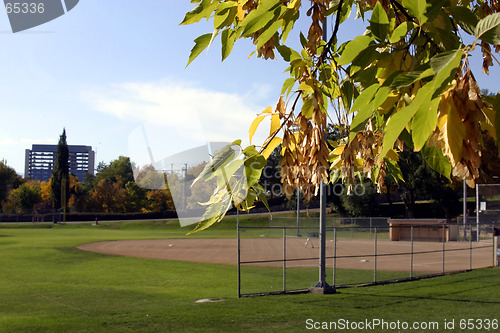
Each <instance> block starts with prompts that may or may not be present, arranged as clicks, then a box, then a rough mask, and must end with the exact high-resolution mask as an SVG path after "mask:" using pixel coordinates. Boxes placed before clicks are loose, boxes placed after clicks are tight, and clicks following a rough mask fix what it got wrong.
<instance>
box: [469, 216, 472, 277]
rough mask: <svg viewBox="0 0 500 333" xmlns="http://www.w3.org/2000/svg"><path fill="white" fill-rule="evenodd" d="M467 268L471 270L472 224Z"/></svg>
mask: <svg viewBox="0 0 500 333" xmlns="http://www.w3.org/2000/svg"><path fill="white" fill-rule="evenodd" d="M469 260H470V263H469V269H470V270H472V224H471V225H470V237H469Z"/></svg>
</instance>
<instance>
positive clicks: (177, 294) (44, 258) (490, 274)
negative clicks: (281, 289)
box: [0, 221, 500, 333]
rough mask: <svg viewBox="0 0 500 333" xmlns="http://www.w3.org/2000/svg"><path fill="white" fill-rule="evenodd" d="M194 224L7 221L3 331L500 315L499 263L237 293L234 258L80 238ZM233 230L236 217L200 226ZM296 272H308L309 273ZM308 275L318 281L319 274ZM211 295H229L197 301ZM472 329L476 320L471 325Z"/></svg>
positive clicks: (287, 326) (211, 327) (169, 232)
mask: <svg viewBox="0 0 500 333" xmlns="http://www.w3.org/2000/svg"><path fill="white" fill-rule="evenodd" d="M189 230H190V228H187V229H186V228H183V229H181V228H179V227H178V225H177V224H176V223H172V222H147V223H146V222H127V223H119V224H116V223H114V224H113V223H109V224H108V223H101V224H100V225H99V226H97V227H92V226H90V225H89V224H86V225H70V224H68V225H51V224H45V225H37V226H36V227H34V225H32V224H22V225H21V224H19V225H18V226H16V225H13V224H9V225H5V224H0V267H1V270H0V297H1V302H0V332H2V333H3V332H182V331H188V332H189V331H203V332H227V331H231V332H240V331H283V332H296V331H308V330H307V329H306V328H307V327H306V320H307V319H312V320H314V321H317V322H322V321H338V320H341V319H343V320H349V321H355V322H357V321H363V322H364V321H365V320H371V319H380V320H385V321H386V322H395V321H398V320H399V321H400V322H404V321H407V322H410V323H413V322H415V321H417V322H423V321H435V322H437V323H439V324H440V327H439V328H438V329H437V330H413V332H418V331H422V332H424V331H425V332H428V331H436V332H441V331H443V330H444V327H443V325H444V322H445V320H447V321H448V322H450V321H451V320H455V322H456V323H455V326H456V328H457V329H456V330H448V331H450V332H451V331H459V329H458V328H459V321H460V320H461V319H479V318H480V319H497V320H498V319H500V312H499V309H500V299H499V292H498V290H499V288H500V270H497V269H481V270H476V271H472V272H468V273H463V274H457V275H449V276H443V277H439V278H433V279H428V280H420V281H413V282H407V283H402V284H392V285H383V286H373V287H363V288H348V289H340V290H339V292H338V293H337V294H335V295H313V294H301V295H280V296H266V297H250V298H242V299H238V298H237V297H236V295H237V288H236V286H237V271H236V267H234V266H229V265H213V264H197V263H183V262H174V261H161V260H150V259H138V258H127V257H119V256H110V255H102V254H97V253H89V252H83V251H79V250H76V249H75V248H74V247H75V246H76V245H79V244H82V243H87V242H94V241H105V240H120V239H152V238H167V237H168V238H170V237H184V236H183V235H184V234H185V233H186V232H187V231H189ZM234 236H235V228H234V225H233V224H232V223H231V221H229V222H224V223H222V224H220V225H218V226H217V227H215V228H214V229H212V230H209V231H207V232H203V233H199V234H196V235H195V237H234ZM246 269H250V271H249V274H250V277H251V280H252V283H254V284H255V285H257V286H259V285H263V286H265V285H266V284H269V282H270V281H268V274H269V272H270V270H273V268H262V267H260V268H258V269H257V268H246ZM290 274H291V275H290V277H294V276H296V275H298V276H299V277H300V278H301V277H302V276H301V274H303V273H301V272H294V271H293V270H292V271H291V272H290ZM307 274H310V273H307ZM343 274H357V273H356V272H354V271H353V272H348V271H346V272H344V273H343ZM310 278H311V279H312V281H311V283H314V282H315V281H316V280H315V279H317V274H314V275H313V276H311V277H310ZM203 298H223V299H226V301H223V302H218V303H202V304H198V303H195V300H198V299H203ZM309 323H311V322H309ZM379 328H380V327H379ZM354 331H360V330H354ZM371 331H372V330H370V332H371ZM373 331H374V332H377V331H382V332H389V331H393V330H380V329H374V330H373ZM396 331H397V330H396ZM471 331H478V330H467V332H471ZM479 331H481V330H479ZM483 331H485V332H486V330H483ZM491 331H494V330H491Z"/></svg>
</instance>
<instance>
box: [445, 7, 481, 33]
mask: <svg viewBox="0 0 500 333" xmlns="http://www.w3.org/2000/svg"><path fill="white" fill-rule="evenodd" d="M446 9H447V10H448V11H449V12H450V13H451V16H453V18H454V19H455V21H456V22H457V23H458V24H459V25H460V27H462V29H464V31H465V32H467V33H468V34H469V35H474V31H475V29H476V26H477V23H478V22H479V19H478V18H477V15H476V14H474V13H473V12H472V11H471V10H470V9H469V8H467V7H464V6H451V7H448V8H446Z"/></svg>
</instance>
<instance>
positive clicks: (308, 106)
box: [301, 96, 314, 119]
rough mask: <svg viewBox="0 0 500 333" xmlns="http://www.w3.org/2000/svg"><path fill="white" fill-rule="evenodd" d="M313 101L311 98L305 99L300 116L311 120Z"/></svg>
mask: <svg viewBox="0 0 500 333" xmlns="http://www.w3.org/2000/svg"><path fill="white" fill-rule="evenodd" d="M312 101H313V99H312V97H311V96H309V97H307V98H306V99H305V100H304V101H303V104H302V109H301V112H302V115H303V116H304V117H306V119H311V117H312V115H313V112H314V106H313V103H312Z"/></svg>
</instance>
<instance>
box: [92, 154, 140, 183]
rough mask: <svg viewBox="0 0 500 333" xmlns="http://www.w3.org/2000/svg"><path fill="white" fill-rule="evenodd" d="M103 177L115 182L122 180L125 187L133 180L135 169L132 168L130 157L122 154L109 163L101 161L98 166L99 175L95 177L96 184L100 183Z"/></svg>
mask: <svg viewBox="0 0 500 333" xmlns="http://www.w3.org/2000/svg"><path fill="white" fill-rule="evenodd" d="M103 179H105V180H106V181H111V182H114V183H116V182H118V181H121V182H122V183H123V186H124V187H125V184H127V183H128V182H133V181H134V171H133V169H132V163H131V162H130V158H129V157H125V156H120V157H118V159H116V160H114V161H112V162H111V163H110V164H109V165H107V164H105V163H102V162H101V163H99V165H98V167H97V175H96V176H95V179H94V185H96V184H98V183H99V182H100V181H101V180H103Z"/></svg>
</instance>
